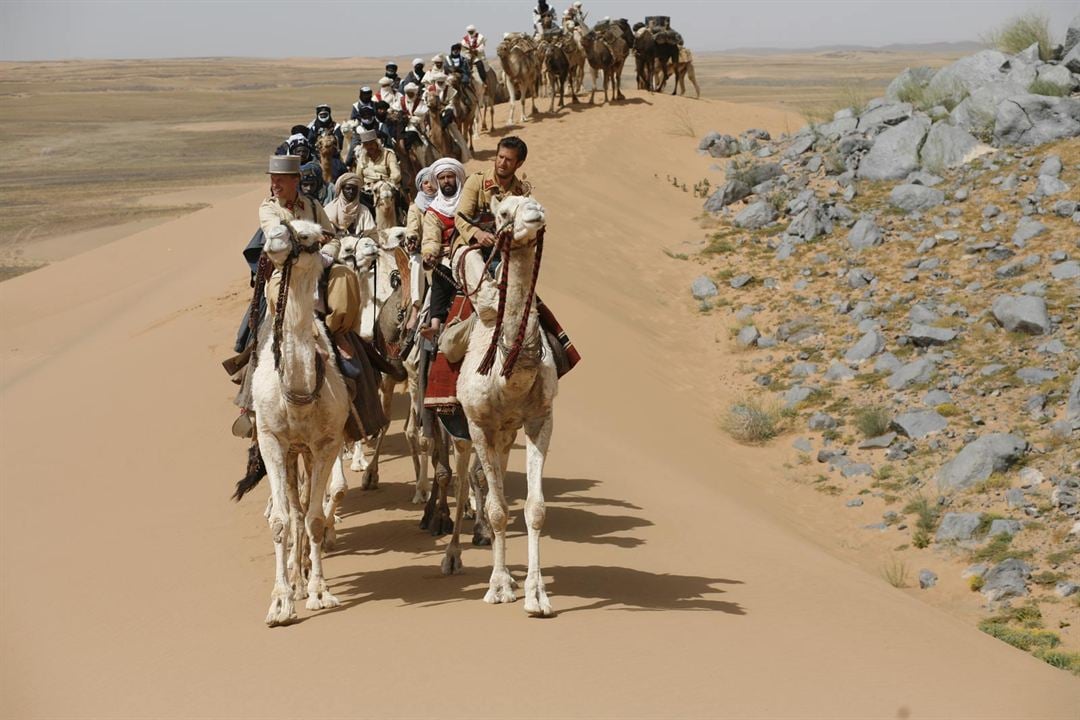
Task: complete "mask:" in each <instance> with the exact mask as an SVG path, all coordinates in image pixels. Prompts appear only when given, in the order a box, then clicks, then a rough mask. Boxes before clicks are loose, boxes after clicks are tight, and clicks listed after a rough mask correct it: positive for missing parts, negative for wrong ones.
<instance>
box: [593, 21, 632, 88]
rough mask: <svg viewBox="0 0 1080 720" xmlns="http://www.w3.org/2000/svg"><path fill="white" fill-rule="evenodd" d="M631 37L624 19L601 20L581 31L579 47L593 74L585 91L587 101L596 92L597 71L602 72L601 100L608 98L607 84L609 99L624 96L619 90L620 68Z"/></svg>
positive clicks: (630, 42)
mask: <svg viewBox="0 0 1080 720" xmlns="http://www.w3.org/2000/svg"><path fill="white" fill-rule="evenodd" d="M624 26H625V27H624ZM627 36H629V40H628V39H627ZM633 37H634V36H633V33H632V32H631V31H630V26H629V25H628V24H627V23H626V21H625V20H619V21H617V22H615V21H611V20H602V21H600V22H598V23H597V24H596V25H595V26H594V27H593V29H592V30H590V31H589V32H587V33H586V34H585V37H584V38H583V42H582V48H583V49H584V50H585V57H586V58H587V59H588V61H589V67H590V68H592V78H593V87H592V93H590V95H589V104H590V105H591V104H592V103H593V100H594V97H595V95H596V76H597V74H598V73H600V72H603V74H604V102H608V86H609V85H610V86H611V92H612V99H615V100H625V99H626V98H625V97H624V96H623V94H622V69H623V64H624V63H625V62H626V57H627V55H628V54H629V52H630V48H631V47H632V46H633Z"/></svg>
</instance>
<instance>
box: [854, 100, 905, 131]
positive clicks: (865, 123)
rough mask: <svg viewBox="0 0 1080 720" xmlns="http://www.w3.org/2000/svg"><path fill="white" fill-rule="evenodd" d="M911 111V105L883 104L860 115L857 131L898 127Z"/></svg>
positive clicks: (898, 103) (903, 103) (901, 103)
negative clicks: (885, 126) (883, 126)
mask: <svg viewBox="0 0 1080 720" xmlns="http://www.w3.org/2000/svg"><path fill="white" fill-rule="evenodd" d="M913 111H914V108H913V107H912V105H911V103H906V102H897V103H884V104H882V105H878V106H877V107H875V108H871V109H869V110H867V111H866V112H864V113H863V114H862V115H860V116H859V125H858V129H859V131H860V132H866V131H867V130H873V129H874V128H878V127H881V126H882V125H890V126H891V125H900V124H901V123H903V122H904V121H905V120H907V119H908V118H910V117H911V113H912V112H913Z"/></svg>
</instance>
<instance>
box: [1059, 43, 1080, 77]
mask: <svg viewBox="0 0 1080 720" xmlns="http://www.w3.org/2000/svg"><path fill="white" fill-rule="evenodd" d="M1061 64H1062V65H1064V66H1065V68H1066V69H1068V70H1069V71H1071V72H1073V73H1080V46H1077V47H1074V48H1073V49H1072V50H1070V51H1069V52H1067V53H1065V57H1063V58H1061Z"/></svg>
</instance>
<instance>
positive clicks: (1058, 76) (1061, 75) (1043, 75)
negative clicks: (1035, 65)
mask: <svg viewBox="0 0 1080 720" xmlns="http://www.w3.org/2000/svg"><path fill="white" fill-rule="evenodd" d="M1037 72H1038V79H1039V82H1044V83H1050V84H1051V85H1057V86H1058V87H1059V88H1062V89H1063V90H1065V91H1066V92H1067V91H1069V90H1072V89H1073V88H1075V87H1076V78H1075V77H1073V74H1072V73H1071V72H1069V68H1067V67H1065V66H1064V65H1050V64H1046V65H1040V66H1039V69H1038V71H1037Z"/></svg>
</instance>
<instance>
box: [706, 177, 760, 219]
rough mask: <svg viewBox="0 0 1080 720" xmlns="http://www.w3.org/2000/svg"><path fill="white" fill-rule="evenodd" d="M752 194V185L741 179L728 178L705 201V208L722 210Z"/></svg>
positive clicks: (713, 210)
mask: <svg viewBox="0 0 1080 720" xmlns="http://www.w3.org/2000/svg"><path fill="white" fill-rule="evenodd" d="M749 194H750V186H749V185H747V184H746V183H744V182H742V181H740V180H728V181H727V182H726V183H724V184H723V185H721V186H720V187H719V188H717V189H716V191H715V192H713V194H712V195H710V196H709V199H708V200H706V201H705V210H707V211H708V212H720V211H721V210H723V209H724V208H725V207H727V206H728V205H730V204H732V203H734V202H738V201H739V200H742V199H743V198H744V197H747V196H748V195H749Z"/></svg>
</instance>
